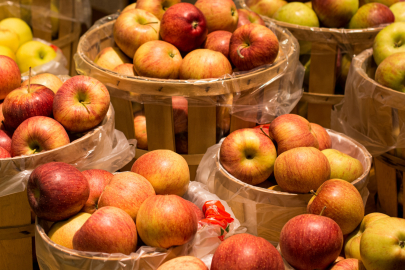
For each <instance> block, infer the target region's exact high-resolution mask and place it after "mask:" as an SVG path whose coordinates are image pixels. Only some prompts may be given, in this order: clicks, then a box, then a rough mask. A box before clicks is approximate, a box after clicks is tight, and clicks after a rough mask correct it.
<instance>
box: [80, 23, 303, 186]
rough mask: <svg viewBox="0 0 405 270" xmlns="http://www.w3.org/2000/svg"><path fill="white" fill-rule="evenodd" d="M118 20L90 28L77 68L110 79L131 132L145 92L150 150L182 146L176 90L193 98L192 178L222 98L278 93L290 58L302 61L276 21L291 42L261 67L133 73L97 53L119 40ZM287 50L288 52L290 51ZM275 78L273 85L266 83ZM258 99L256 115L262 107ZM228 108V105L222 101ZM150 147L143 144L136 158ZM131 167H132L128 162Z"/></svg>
mask: <svg viewBox="0 0 405 270" xmlns="http://www.w3.org/2000/svg"><path fill="white" fill-rule="evenodd" d="M114 23H115V20H111V21H107V22H105V23H102V24H100V25H98V26H97V27H93V28H92V29H90V30H89V31H88V32H87V33H86V34H85V35H84V36H83V37H82V38H81V39H80V42H79V46H78V54H77V55H76V56H75V61H76V69H77V72H78V73H79V74H83V75H87V76H91V77H94V78H96V79H98V80H99V81H101V82H102V83H104V84H105V85H106V86H107V88H108V89H109V90H110V93H111V95H112V99H111V100H112V103H113V105H114V108H115V110H116V116H117V117H116V127H117V129H118V130H121V131H123V132H124V133H125V135H126V136H127V138H135V129H134V123H133V110H132V103H131V101H130V100H131V97H134V96H137V97H144V98H145V99H147V100H148V101H147V102H145V103H144V111H145V117H146V123H147V124H146V126H147V137H148V150H149V151H151V150H156V149H169V150H173V151H175V150H176V147H175V137H174V125H173V109H172V103H171V97H172V96H183V97H186V98H188V154H187V155H183V157H184V158H185V159H186V161H187V162H188V164H189V167H190V174H191V179H194V177H195V172H196V169H197V167H198V164H199V163H200V161H201V159H202V157H203V155H204V153H205V152H206V150H207V148H208V147H210V146H212V145H214V144H215V143H216V142H217V132H216V129H217V124H218V123H217V119H218V115H219V114H218V112H217V109H218V107H217V105H216V104H217V103H221V102H224V100H225V99H223V97H226V96H229V95H230V96H231V97H233V100H235V99H237V98H242V97H245V96H247V95H249V94H250V93H252V92H254V91H255V93H260V97H261V100H255V102H257V103H256V104H259V103H263V100H270V99H271V97H274V93H278V92H282V90H283V87H286V86H283V85H282V83H281V82H282V79H283V76H284V73H283V72H284V70H285V69H286V68H287V65H288V64H289V61H287V57H289V58H288V59H290V61H291V59H292V61H294V60H296V61H298V52H297V48H298V42H297V41H296V40H295V39H294V38H292V36H291V34H290V33H289V32H288V31H285V30H283V29H281V28H278V27H276V26H274V27H275V29H276V30H275V31H276V34H278V36H279V39H280V38H281V39H282V40H284V41H286V40H288V42H289V43H290V44H291V46H290V47H289V48H288V51H286V52H281V53H280V57H279V58H278V60H277V61H276V62H275V63H274V64H273V65H270V66H265V67H261V68H257V69H255V70H253V71H250V72H245V73H243V74H239V75H237V76H234V77H231V76H229V77H227V78H223V79H205V80H187V81H186V80H161V79H155V78H145V77H129V76H123V75H119V74H118V73H115V72H112V71H109V70H106V69H104V68H102V67H100V66H98V65H96V64H94V62H93V59H94V58H95V57H96V55H97V54H98V52H100V51H101V50H102V49H103V48H105V47H108V46H113V45H114V40H113V25H114ZM285 55H287V57H286V56H285ZM271 80H273V81H272V82H271V83H270V84H269V85H268V86H266V87H262V88H259V87H260V86H262V85H264V84H266V83H268V82H269V81H271ZM256 104H249V105H252V106H251V107H252V111H253V114H254V116H255V117H256V115H257V114H258V113H259V112H257V111H254V110H255V105H256ZM221 108H222V107H221ZM225 114H227V116H228V117H229V118H230V119H231V120H230V128H229V129H230V131H231V132H232V131H233V130H236V129H239V128H245V127H253V126H255V125H256V121H254V122H248V121H244V120H241V119H240V118H238V117H234V115H232V116H230V115H229V110H228V111H226V112H225ZM145 153H147V151H145V150H141V149H137V151H136V158H138V157H139V156H140V155H143V154H145ZM127 169H129V167H128V168H127Z"/></svg>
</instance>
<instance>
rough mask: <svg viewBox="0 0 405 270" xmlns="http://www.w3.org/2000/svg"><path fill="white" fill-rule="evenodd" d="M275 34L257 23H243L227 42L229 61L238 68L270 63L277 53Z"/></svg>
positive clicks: (251, 67)
mask: <svg viewBox="0 0 405 270" xmlns="http://www.w3.org/2000/svg"><path fill="white" fill-rule="evenodd" d="M278 50H279V44H278V39H277V37H276V35H275V34H274V33H273V32H272V31H271V30H270V29H269V28H267V27H265V26H263V25H259V24H253V23H251V24H245V25H243V26H241V27H239V28H238V29H236V30H235V32H234V33H233V34H232V37H231V41H230V44H229V57H230V59H231V62H232V63H233V64H234V65H235V66H236V67H237V68H238V69H239V70H240V71H245V70H251V69H253V68H256V67H259V66H262V65H266V64H272V63H273V62H274V61H275V60H276V58H277V55H278Z"/></svg>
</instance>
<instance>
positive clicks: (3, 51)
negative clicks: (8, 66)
mask: <svg viewBox="0 0 405 270" xmlns="http://www.w3.org/2000/svg"><path fill="white" fill-rule="evenodd" d="M0 55H5V56H8V57H10V58H11V59H13V60H14V61H16V62H17V59H16V58H15V53H14V52H13V51H12V50H11V49H10V48H9V47H6V46H2V45H0Z"/></svg>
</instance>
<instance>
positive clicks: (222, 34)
mask: <svg viewBox="0 0 405 270" xmlns="http://www.w3.org/2000/svg"><path fill="white" fill-rule="evenodd" d="M231 36H232V33H231V32H228V31H222V30H218V31H214V32H211V33H209V34H208V36H207V40H206V41H205V42H204V46H203V47H204V49H209V50H212V51H216V52H220V53H222V54H223V55H225V57H226V58H228V59H229V42H230V41H231Z"/></svg>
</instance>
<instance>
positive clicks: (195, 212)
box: [184, 200, 205, 221]
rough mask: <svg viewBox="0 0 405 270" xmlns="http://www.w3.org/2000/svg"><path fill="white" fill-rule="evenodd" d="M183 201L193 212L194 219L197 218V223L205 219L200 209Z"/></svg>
mask: <svg viewBox="0 0 405 270" xmlns="http://www.w3.org/2000/svg"><path fill="white" fill-rule="evenodd" d="M184 201H185V202H186V203H187V204H188V206H190V208H191V209H192V210H193V212H194V214H195V217H196V218H197V221H200V220H202V219H204V218H205V216H204V213H203V211H201V209H200V208H198V206H197V205H195V204H194V203H192V202H190V201H187V200H184Z"/></svg>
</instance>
